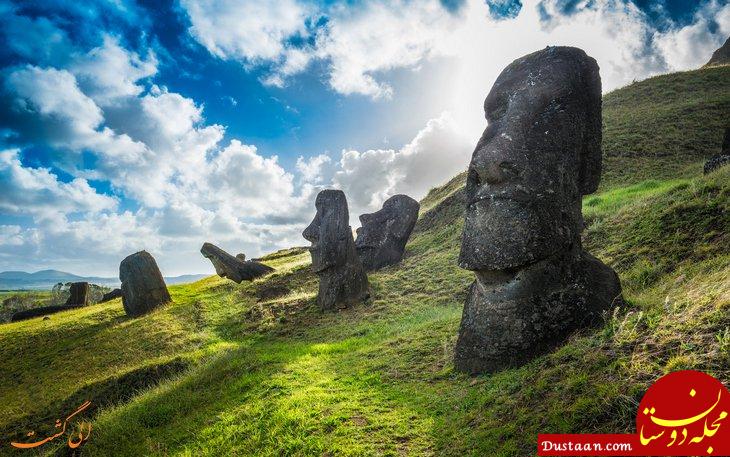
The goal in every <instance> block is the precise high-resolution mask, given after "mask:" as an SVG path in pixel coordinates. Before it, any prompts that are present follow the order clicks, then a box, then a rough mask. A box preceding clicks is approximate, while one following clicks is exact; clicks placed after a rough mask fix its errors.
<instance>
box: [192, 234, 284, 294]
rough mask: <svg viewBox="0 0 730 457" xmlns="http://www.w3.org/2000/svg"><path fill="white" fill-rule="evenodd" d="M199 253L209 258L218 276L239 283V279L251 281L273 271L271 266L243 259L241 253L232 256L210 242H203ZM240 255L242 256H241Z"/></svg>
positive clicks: (244, 257)
mask: <svg viewBox="0 0 730 457" xmlns="http://www.w3.org/2000/svg"><path fill="white" fill-rule="evenodd" d="M200 253H201V254H203V257H205V258H206V259H208V260H210V262H211V263H212V264H213V267H214V268H215V272H216V274H217V275H218V276H220V277H221V278H228V279H230V280H231V281H234V282H237V283H239V284H240V283H241V281H244V280H245V281H251V280H253V279H255V278H258V277H259V276H263V275H266V274H268V273H271V272H272V271H274V269H273V268H271V267H270V266H268V265H264V264H263V263H259V262H256V261H253V260H245V259H246V256H245V255H243V254H238V255H237V256H236V257H233V256H232V255H230V254H229V253H227V252H226V251H224V250H223V249H221V248H219V247H218V246H216V245H214V244H211V243H203V247H201V248H200ZM240 256H243V258H241V257H240Z"/></svg>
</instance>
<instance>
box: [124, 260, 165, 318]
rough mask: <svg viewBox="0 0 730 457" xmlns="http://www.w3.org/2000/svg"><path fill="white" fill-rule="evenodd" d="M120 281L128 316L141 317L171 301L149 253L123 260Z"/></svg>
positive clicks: (155, 263)
mask: <svg viewBox="0 0 730 457" xmlns="http://www.w3.org/2000/svg"><path fill="white" fill-rule="evenodd" d="M119 280H120V281H122V287H121V289H122V305H123V306H124V311H125V312H126V313H127V315H128V316H131V317H135V316H140V315H142V314H145V313H147V312H149V311H152V310H153V309H155V308H156V307H158V306H160V305H162V304H164V303H167V302H169V301H170V300H171V298H170V293H169V292H168V291H167V286H166V285H165V280H164V279H163V278H162V273H160V269H159V268H157V262H155V258H154V257H152V256H151V255H150V254H149V253H148V252H147V251H139V252H137V253H134V254H132V255H130V256H128V257H126V258H125V259H124V260H122V263H120V264H119Z"/></svg>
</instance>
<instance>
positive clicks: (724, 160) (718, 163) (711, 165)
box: [704, 127, 730, 174]
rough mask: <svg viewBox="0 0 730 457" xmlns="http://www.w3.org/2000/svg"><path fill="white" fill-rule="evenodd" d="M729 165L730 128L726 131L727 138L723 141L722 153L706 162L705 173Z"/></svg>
mask: <svg viewBox="0 0 730 457" xmlns="http://www.w3.org/2000/svg"><path fill="white" fill-rule="evenodd" d="M728 164H730V127H728V128H726V129H725V137H724V138H723V140H722V148H721V149H720V153H719V154H716V155H714V156H712V157H711V158H710V159H709V160H708V161H707V162H705V167H704V173H705V174H707V173H711V172H713V171H715V170H717V169H718V168H720V167H724V166H725V165H728Z"/></svg>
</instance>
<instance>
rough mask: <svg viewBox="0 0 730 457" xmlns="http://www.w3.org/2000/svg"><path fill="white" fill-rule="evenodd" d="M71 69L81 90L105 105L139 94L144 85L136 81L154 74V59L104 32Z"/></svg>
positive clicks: (155, 66) (152, 55)
mask: <svg viewBox="0 0 730 457" xmlns="http://www.w3.org/2000/svg"><path fill="white" fill-rule="evenodd" d="M71 71H72V72H73V73H74V74H75V75H76V78H77V80H78V81H79V84H80V86H81V87H82V88H83V89H84V92H85V93H87V94H89V96H90V97H91V98H92V99H93V100H94V101H95V102H96V103H98V104H99V105H101V106H104V105H108V104H110V103H113V102H115V101H116V100H118V99H119V98H123V97H133V96H137V95H139V94H141V93H142V91H143V90H144V88H143V87H142V86H140V85H139V84H137V82H138V81H139V80H141V79H143V78H147V77H149V76H152V75H154V74H155V73H157V58H156V57H155V55H154V53H152V52H149V54H148V55H147V58H146V59H144V60H143V59H141V58H140V57H139V55H137V54H136V53H133V52H130V51H128V50H126V49H125V48H123V47H122V46H120V44H119V40H118V39H117V38H115V37H112V36H109V35H106V36H104V42H103V44H102V45H101V46H99V47H97V48H94V49H92V50H91V51H89V52H88V53H87V54H85V55H83V56H81V57H79V58H78V59H77V61H76V62H74V63H73V64H72V66H71Z"/></svg>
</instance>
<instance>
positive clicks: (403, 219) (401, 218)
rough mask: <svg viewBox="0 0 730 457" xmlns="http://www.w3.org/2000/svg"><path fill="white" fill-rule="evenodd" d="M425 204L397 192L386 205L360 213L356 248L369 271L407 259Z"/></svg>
mask: <svg viewBox="0 0 730 457" xmlns="http://www.w3.org/2000/svg"><path fill="white" fill-rule="evenodd" d="M420 208H421V205H420V204H419V203H418V202H417V201H416V200H414V199H412V198H411V197H409V196H407V195H402V194H401V195H394V196H392V197H390V198H389V199H387V200H386V201H385V203H383V208H382V209H381V210H380V211H376V212H374V213H371V214H363V215H361V216H360V223H361V224H362V226H361V227H360V228H358V229H357V239H356V240H355V248H356V249H357V254H358V256H360V260H361V261H362V265H363V267H364V268H365V270H367V271H370V270H377V269H379V268H383V267H385V266H388V265H393V264H396V263H398V262H400V260H401V259H402V258H403V251H404V250H405V248H406V243H407V242H408V237H410V236H411V232H412V231H413V227H414V226H415V225H416V220H418V210H419V209H420Z"/></svg>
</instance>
